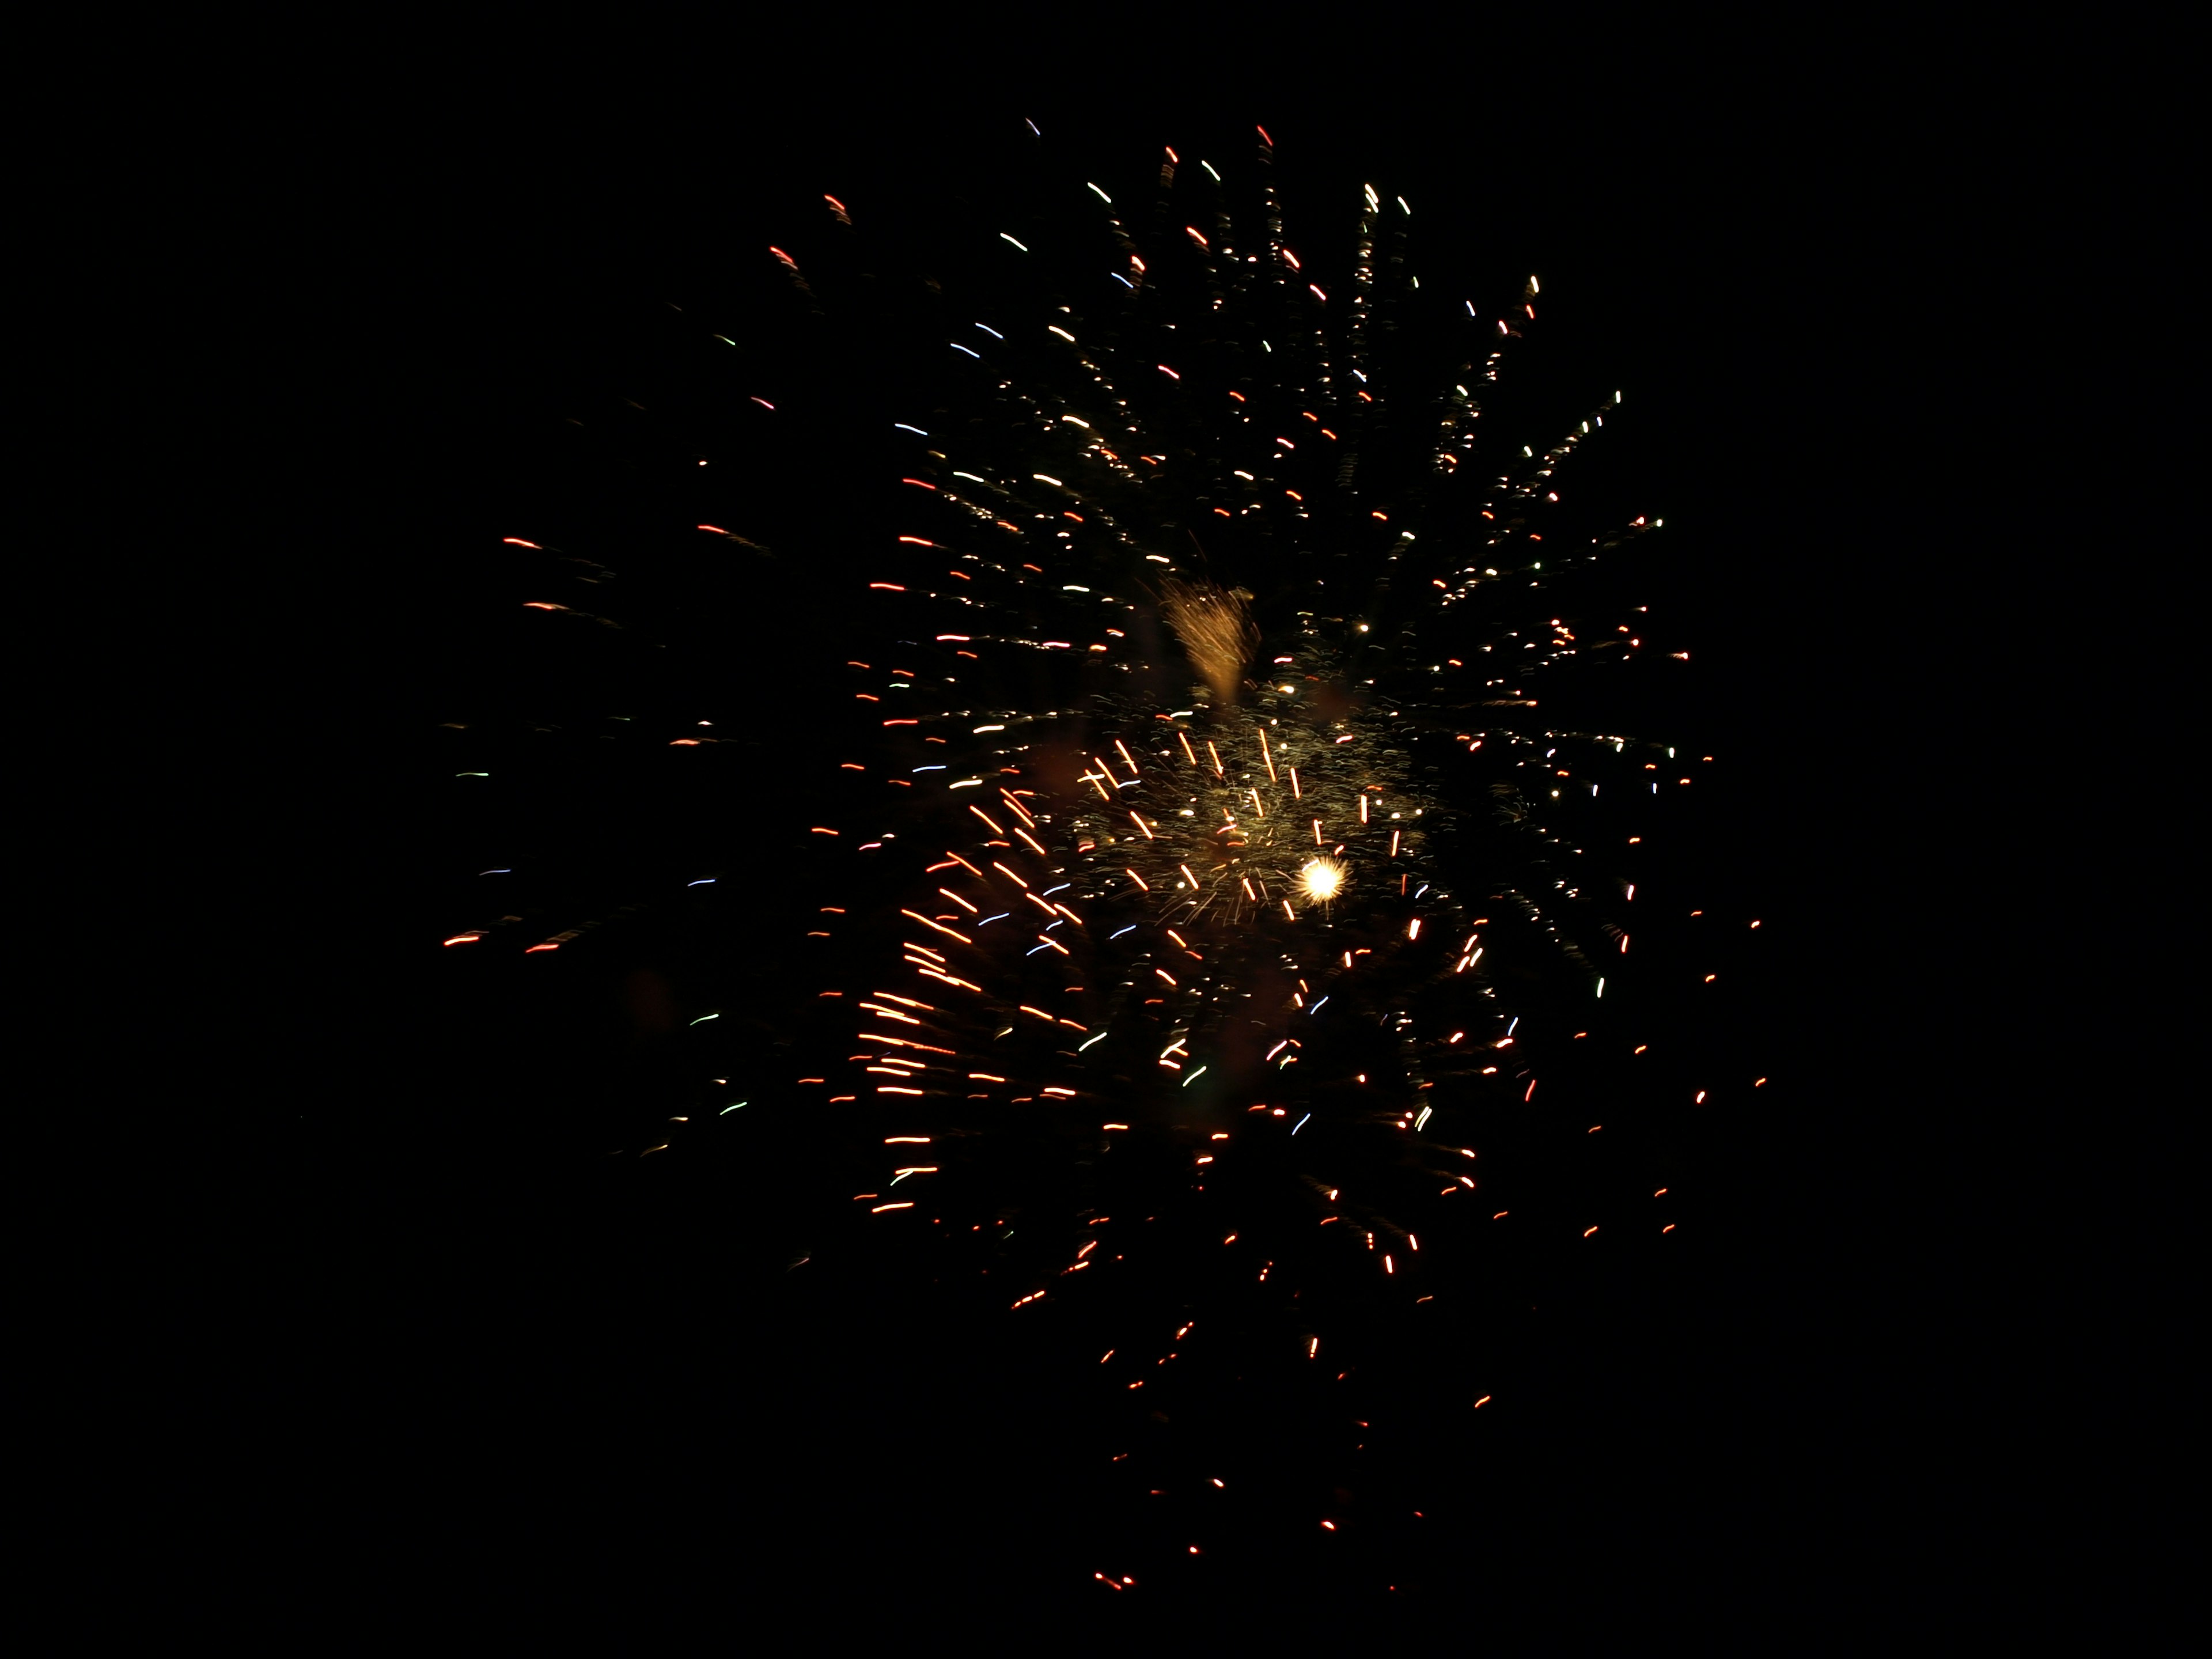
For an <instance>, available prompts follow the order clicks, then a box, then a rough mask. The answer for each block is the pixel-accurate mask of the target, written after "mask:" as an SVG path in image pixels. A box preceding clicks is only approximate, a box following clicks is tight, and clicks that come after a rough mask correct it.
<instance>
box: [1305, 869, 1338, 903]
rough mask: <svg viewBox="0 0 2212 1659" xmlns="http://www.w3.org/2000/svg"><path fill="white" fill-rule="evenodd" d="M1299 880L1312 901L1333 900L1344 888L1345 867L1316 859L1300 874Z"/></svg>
mask: <svg viewBox="0 0 2212 1659" xmlns="http://www.w3.org/2000/svg"><path fill="white" fill-rule="evenodd" d="M1298 880H1299V883H1300V884H1301V885H1303V886H1304V889H1305V893H1306V896H1307V897H1308V898H1310V899H1319V900H1322V901H1327V900H1328V899H1333V898H1334V897H1335V896H1337V893H1338V892H1339V891H1340V890H1341V889H1342V888H1343V886H1344V866H1342V865H1340V864H1336V863H1334V862H1332V861H1331V860H1328V859H1316V860H1313V861H1312V862H1311V863H1310V864H1308V865H1307V866H1306V867H1305V868H1304V869H1303V870H1301V871H1299V872H1298Z"/></svg>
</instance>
